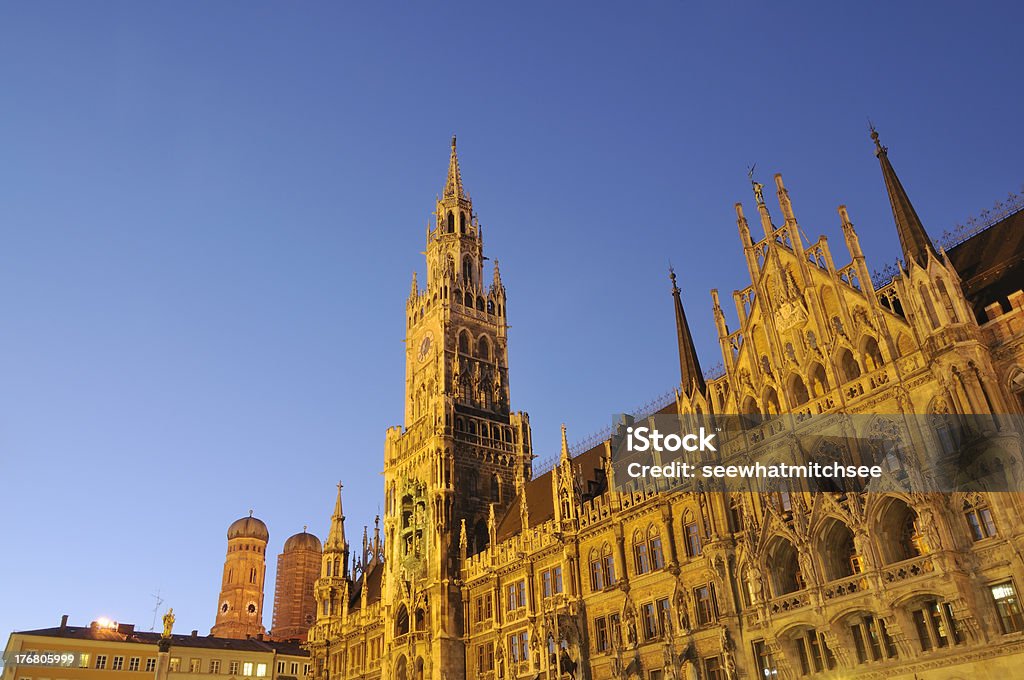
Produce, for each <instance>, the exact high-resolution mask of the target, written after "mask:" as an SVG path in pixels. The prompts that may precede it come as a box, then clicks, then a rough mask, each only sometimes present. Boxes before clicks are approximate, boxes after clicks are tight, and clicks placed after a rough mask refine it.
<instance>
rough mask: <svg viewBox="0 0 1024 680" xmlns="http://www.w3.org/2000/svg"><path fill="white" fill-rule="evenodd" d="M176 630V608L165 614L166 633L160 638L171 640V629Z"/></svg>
mask: <svg viewBox="0 0 1024 680" xmlns="http://www.w3.org/2000/svg"><path fill="white" fill-rule="evenodd" d="M172 628H174V608H173V607H172V608H171V609H168V610H167V613H166V614H164V632H163V634H162V635H161V636H160V637H162V638H163V639H165V640H169V639H170V637H171V629H172Z"/></svg>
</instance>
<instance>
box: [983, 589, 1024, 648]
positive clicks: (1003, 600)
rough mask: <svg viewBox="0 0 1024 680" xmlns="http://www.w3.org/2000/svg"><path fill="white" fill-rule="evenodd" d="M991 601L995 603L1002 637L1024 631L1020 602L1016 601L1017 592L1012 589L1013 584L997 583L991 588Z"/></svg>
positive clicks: (1023, 618)
mask: <svg viewBox="0 0 1024 680" xmlns="http://www.w3.org/2000/svg"><path fill="white" fill-rule="evenodd" d="M991 590H992V599H994V600H995V602H996V611H998V612H999V623H1000V625H1001V626H1002V628H1003V635H1008V634H1010V633H1018V632H1020V631H1022V630H1024V616H1022V615H1021V610H1020V601H1019V600H1018V599H1017V592H1016V591H1015V590H1014V589H1013V583H1012V582H1011V581H1006V582H1005V583H997V584H996V585H994V586H992V588H991Z"/></svg>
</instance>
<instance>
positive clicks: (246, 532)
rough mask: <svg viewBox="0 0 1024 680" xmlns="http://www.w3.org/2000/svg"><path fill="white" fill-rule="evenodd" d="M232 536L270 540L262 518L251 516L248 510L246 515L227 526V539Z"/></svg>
mask: <svg viewBox="0 0 1024 680" xmlns="http://www.w3.org/2000/svg"><path fill="white" fill-rule="evenodd" d="M232 538H256V539H259V540H261V541H264V542H266V541H269V540H270V532H269V531H267V525H266V524H264V523H263V520H261V519H258V518H256V517H253V516H252V513H251V512H250V513H249V516H248V517H243V518H241V519H236V520H235V521H234V522H232V523H231V526H229V527H228V540H229V541H230V540H231V539H232Z"/></svg>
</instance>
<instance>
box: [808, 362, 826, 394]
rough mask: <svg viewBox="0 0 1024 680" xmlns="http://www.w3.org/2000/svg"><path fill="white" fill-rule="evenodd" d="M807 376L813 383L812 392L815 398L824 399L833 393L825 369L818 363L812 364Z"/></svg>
mask: <svg viewBox="0 0 1024 680" xmlns="http://www.w3.org/2000/svg"><path fill="white" fill-rule="evenodd" d="M807 376H808V378H809V379H810V382H811V389H810V391H811V393H812V394H813V395H814V396H815V397H823V396H825V395H826V394H828V393H829V392H830V391H831V389H832V388H831V387H830V386H829V384H828V376H827V375H826V374H825V367H824V366H822V365H821V364H820V363H818V362H817V361H815V362H814V363H813V364H811V369H810V370H809V371H808V372H807Z"/></svg>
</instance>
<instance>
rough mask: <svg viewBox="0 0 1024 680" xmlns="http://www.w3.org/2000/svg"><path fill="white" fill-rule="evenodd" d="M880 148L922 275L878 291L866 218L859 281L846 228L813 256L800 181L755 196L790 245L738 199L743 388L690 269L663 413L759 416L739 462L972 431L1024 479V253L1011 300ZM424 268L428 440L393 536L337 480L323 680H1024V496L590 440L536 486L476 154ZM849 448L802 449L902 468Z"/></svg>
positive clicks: (1014, 271) (399, 505) (899, 223)
mask: <svg viewBox="0 0 1024 680" xmlns="http://www.w3.org/2000/svg"><path fill="white" fill-rule="evenodd" d="M874 139H875V144H876V156H877V157H878V159H879V162H880V164H881V169H882V174H883V179H884V181H885V185H886V189H887V191H888V194H889V197H890V200H891V203H892V208H893V215H894V220H895V222H896V227H897V228H896V232H897V235H898V238H899V239H900V243H901V246H902V248H903V253H904V260H903V263H902V265H901V266H900V267H899V269H898V271H897V272H896V274H895V275H894V276H892V277H890V279H889V280H886V281H879V282H877V285H876V283H875V282H872V278H871V275H870V273H869V269H868V265H867V260H866V258H865V255H864V253H863V252H862V251H861V248H860V244H859V240H858V237H857V234H856V231H855V229H854V226H853V223H852V221H851V219H850V216H849V214H848V212H847V210H846V208H845V207H842V206H841V207H840V208H839V216H840V225H841V228H842V233H843V239H844V245H845V248H846V251H847V252H848V255H849V258H850V261H849V264H846V265H842V266H837V265H836V263H835V262H834V260H833V254H832V251H831V249H830V248H829V244H828V242H827V240H826V239H825V238H824V237H822V238H820V239H818V240H817V241H816V242H813V243H808V242H806V240H805V238H804V237H803V235H802V232H801V230H800V228H799V225H798V222H797V219H796V216H795V214H794V209H793V205H792V203H791V201H790V198H789V194H788V192H787V190H786V187H785V186H784V184H783V181H782V178H781V176H776V177H775V190H776V194H777V197H778V202H779V207H780V214H781V221H780V223H779V224H776V220H774V219H773V217H772V216H771V214H770V212H769V208H768V205H767V203H766V201H765V200H764V196H763V187H762V186H761V185H760V184H757V183H755V184H754V195H755V202H756V207H757V213H758V220H759V222H760V225H761V229H762V231H763V234H764V235H763V237H761V238H754V237H753V236H752V235H751V229H750V227H749V225H748V223H747V220H746V217H745V215H744V212H743V209H742V206H741V205H740V204H737V206H736V215H737V226H738V230H739V234H740V242H741V249H742V253H743V257H744V258H745V260H746V263H747V266H748V269H749V273H750V281H751V283H750V285H749V286H747V287H746V288H744V289H742V290H739V291H737V292H735V293H734V296H733V297H734V301H735V304H736V309H737V314H738V318H739V326H738V328H736V329H735V330H730V329H729V328H728V327H727V324H726V320H725V315H724V313H723V310H722V307H721V303H720V297H719V295H718V293H717V291H713V292H712V297H713V300H712V302H713V304H712V311H713V314H714V318H715V321H716V325H717V329H718V336H719V342H720V346H721V351H722V356H723V361H724V371H722V374H721V375H718V376H715V377H713V378H705V376H704V375H703V373H702V372H701V370H700V363H699V361H698V358H697V355H696V352H695V350H694V348H693V343H692V341H691V338H690V331H689V328H688V326H687V323H686V316H685V314H684V313H683V309H682V303H681V301H680V291H679V290H678V288H677V287H676V286H675V278H674V276H673V286H672V293H673V297H674V301H675V307H676V319H677V328H678V341H679V353H680V370H681V379H680V387H679V389H678V391H677V398H676V400H675V402H674V403H673V404H671V405H670V406H669V407H667V408H666V409H665V412H670V413H676V414H680V415H686V414H711V413H713V414H740V415H742V416H749V417H751V418H752V422H755V423H756V425H752V426H751V428H749V430H748V431H747V432H745V433H744V435H743V437H742V439H739V440H731V441H729V442H727V444H726V448H727V451H726V455H727V456H737V457H742V456H748V457H749V456H753V455H755V454H758V453H759V452H765V451H768V452H776V453H779V455H786V454H785V452H787V451H791V449H792V448H794V447H796V446H797V445H796V444H794V441H793V440H792V439H791V438H790V435H789V434H788V433H789V432H792V431H799V428H800V427H801V426H802V425H801V424H802V423H804V422H805V421H806V420H807V419H808V418H810V417H811V416H818V417H828V416H829V415H830V414H854V415H860V416H864V417H863V419H861V420H857V421H856V422H858V423H867V424H866V425H865V426H864V427H866V428H869V429H870V430H871V432H870V434H871V436H872V437H874V439H875V440H878V441H885V437H886V436H888V434H887V433H890V432H891V431H892V428H893V427H895V426H898V429H899V432H901V433H903V434H901V435H898V436H904V437H908V438H909V439H910V440H912V442H913V443H914V444H916V445H917V446H920V447H924V448H937V449H941V448H943V447H946V446H948V445H950V442H951V439H950V435H949V431H950V427H949V426H950V424H951V423H962V422H963V421H965V420H968V418H964V416H965V414H966V415H968V416H969V421H970V426H971V427H974V428H976V429H977V430H979V431H983V432H985V433H987V434H989V435H991V436H992V437H994V438H996V439H997V440H998V441H999V443H1000V447H1001V451H1002V459H1001V463H1000V464H1001V465H1003V466H1005V469H1006V470H1008V471H1009V472H1008V474H1011V475H1017V474H1019V471H1020V470H1021V441H1020V437H1019V435H1018V434H1016V432H1015V431H1014V430H1013V429H1012V428H1010V427H1007V426H1006V423H1005V421H1004V419H1003V417H1002V416H1001V415H998V414H1014V415H1016V416H1019V415H1020V414H1021V413H1022V409H1024V401H1022V394H1024V293H1021V292H1020V288H1021V287H1022V284H1024V281H1019V280H1018V281H1013V280H1007V276H1010V277H1014V276H1018V274H1019V272H1020V271H1021V270H1020V267H1019V263H1020V259H1021V248H1020V247H1019V246H1020V243H1019V240H1020V239H1019V237H1018V241H1017V244H1016V246H1013V247H1016V248H1017V251H1016V255H1015V256H1014V257H1016V258H1017V259H1016V260H1013V258H1012V257H1011V258H1010V260H1009V261H1007V260H1006V258H1005V257H1004V258H1003V259H1002V260H1000V262H1001V264H1000V267H1002V269H1000V270H999V271H1002V272H1004V274H1002V275H996V276H995V279H994V280H995V281H996V282H997V283H998V284H999V285H998V287H997V288H993V287H992V286H993V283H992V281H993V277H992V276H988V275H983V274H984V273H985V272H989V273H991V272H992V271H994V269H993V268H992V267H991V266H989V265H990V264H992V263H991V261H990V260H991V253H988V252H982V253H981V254H980V255H979V254H978V253H974V254H973V255H972V254H970V252H969V251H970V249H967V250H964V249H963V247H964V245H969V244H970V242H967V243H965V244H961V245H960V246H957V248H952V249H951V250H950V252H949V253H947V252H944V251H941V250H940V249H937V248H936V247H935V246H934V245H933V243H932V242H931V240H930V239H929V238H928V236H927V233H926V232H925V230H924V228H923V226H922V225H921V223H920V220H919V219H918V217H917V214H916V212H915V211H914V208H913V206H912V204H911V203H910V201H909V198H908V197H907V195H906V192H905V191H904V189H903V187H902V185H901V184H900V181H899V179H898V178H897V176H896V174H895V172H894V170H893V168H892V166H891V164H890V163H889V160H888V153H887V150H886V149H885V148H884V147H882V146H881V144H880V143H879V142H878V139H877V135H875V136H874ZM1019 217H1020V215H1019V214H1018V215H1012V216H1010V217H1009V218H1007V219H1008V220H1017V219H1018V218H1019ZM997 228H1001V227H999V225H996V226H995V227H992V229H997ZM990 231H991V230H990ZM1015 233H1016V232H1015ZM984 236H985V232H983V233H981V234H978V235H976V236H974V237H973V239H977V238H983V237H984ZM973 239H972V240H973ZM1003 245H1004V246H1005V245H1006V244H1005V243H1004V244H1003ZM981 250H983V251H987V250H991V249H981ZM1003 254H1004V255H1005V253H1003ZM1011 255H1012V254H1011ZM426 257H427V282H426V286H425V287H423V288H421V287H420V286H419V284H418V282H417V280H416V278H415V277H414V278H413V284H412V290H411V293H410V296H409V300H408V303H407V307H406V318H407V334H406V412H405V425H404V427H395V428H392V429H390V430H388V432H387V435H386V444H385V473H384V477H385V489H384V494H385V502H384V508H385V510H384V518H383V534H382V533H381V528H380V523H379V522H378V525H377V526H376V527H375V529H374V531H373V537H372V539H371V538H370V537H369V536H368V534H367V533H365V532H364V535H363V547H362V551H361V554H359V555H352V556H350V550H349V544H348V543H347V542H346V541H345V539H344V516H343V514H342V512H341V492H340V487H339V495H338V499H337V501H336V508H335V513H334V516H333V519H332V528H331V534H332V537H333V540H332V539H329V540H328V542H327V544H325V548H324V556H323V561H322V567H321V578H320V579H319V580H318V582H317V599H318V603H319V604H318V618H317V622H316V624H315V625H314V626H313V628H312V629H311V631H310V635H309V641H310V642H309V644H308V648H309V649H310V651H311V654H312V658H313V673H314V675H315V676H316V677H317V678H318V679H319V680H329V679H330V678H337V679H340V678H356V677H359V678H388V679H394V680H410V679H418V678H438V679H441V678H444V679H447V680H454V679H456V678H459V679H461V678H487V679H489V680H506V679H511V678H535V677H543V678H557V677H572V678H593V679H599V678H644V679H649V680H663V679H666V678H673V679H676V680H682V679H684V678H687V679H691V680H695V679H698V678H699V679H701V680H738V679H740V678H751V679H753V678H796V677H804V676H808V677H822V678H855V677H856V678H908V679H909V678H914V677H920V678H928V679H929V680H931V679H933V678H935V679H940V678H941V679H947V680H954V679H956V678H987V677H1000V676H1002V677H1015V675H1014V674H1015V673H1016V668H1017V667H1018V666H1019V664H1020V662H1021V660H1024V656H1021V652H1022V650H1024V616H1022V613H1021V608H1020V605H1019V596H1018V594H1017V590H1018V588H1019V587H1020V586H1021V584H1022V583H1024V562H1022V559H1021V546H1022V542H1024V529H1022V527H1024V497H1022V495H1021V494H1019V493H1015V492H1007V493H991V492H972V493H961V492H957V493H924V492H921V493H916V492H915V493H904V492H900V491H892V492H884V491H881V492H872V493H853V492H842V491H839V490H837V491H831V492H814V493H812V492H810V491H806V490H800V489H797V490H796V491H793V492H790V491H779V492H771V493H768V492H764V493H762V492H746V493H734V492H726V491H717V492H708V491H694V490H693V489H692V488H690V487H687V486H685V485H679V486H673V485H671V484H653V483H652V484H640V483H631V484H626V483H623V482H622V480H620V483H616V480H615V478H614V477H615V473H614V469H613V467H612V465H611V443H610V442H605V443H603V444H601V445H598V446H596V447H594V448H592V449H590V450H588V451H585V452H583V453H581V454H579V455H577V456H575V457H573V456H570V454H569V447H568V446H567V445H566V438H565V432H564V428H563V437H562V454H561V457H560V460H559V462H558V463H557V464H556V465H555V467H554V468H553V469H552V470H550V471H548V472H546V473H545V474H543V475H539V476H537V477H536V478H534V476H533V469H532V463H531V461H532V457H533V456H532V447H531V441H530V429H529V419H528V417H527V416H526V415H525V414H522V413H516V412H513V411H512V410H511V409H510V406H509V404H510V401H509V392H508V363H507V345H506V331H507V324H506V316H505V311H506V310H505V290H504V287H503V286H502V283H501V279H500V275H499V272H498V266H497V262H495V265H494V270H493V280H492V282H491V283H490V284H489V285H485V284H484V281H483V278H484V274H483V268H482V261H483V259H484V258H483V243H482V236H481V228H480V225H479V222H478V221H477V219H476V214H475V213H474V211H473V208H472V203H471V201H470V199H469V197H468V195H466V193H465V191H464V189H463V187H462V179H461V173H460V168H459V163H458V158H457V156H456V153H455V142H454V139H453V141H452V153H451V160H450V166H449V174H448V181H447V183H446V186H445V190H444V194H443V196H442V198H441V199H440V200H439V202H438V204H437V210H436V213H435V221H434V224H433V225H432V226H431V227H430V228H429V229H428V231H427V252H426ZM986 258H988V259H986ZM1007 262H1008V264H1007ZM1004 265H1005V266H1004ZM968 270H970V273H969V275H968V273H967V272H968ZM978 272H982V273H981V274H979V273H978ZM1005 272H1010V274H1005ZM993 290H995V291H997V292H996V293H992V291H993ZM1006 291H1009V293H1008V294H1007V293H1006ZM993 295H995V298H994V299H992V297H993ZM915 414H917V415H920V416H922V417H919V418H909V417H904V416H910V415H915ZM989 414H997V415H996V416H994V417H993V416H991V415H989ZM977 416H980V417H977ZM894 423H895V425H894ZM922 423H923V425H922ZM783 425H784V427H783ZM849 434H850V439H849V442H850V443H848V444H843V443H842V442H841V443H840V445H839V446H838V448H835V444H834V442H833V443H831V444H830V446H832V447H833V448H830V449H828V450H824V449H822V450H820V451H819V450H817V449H816V450H812V451H804V452H803V453H804V454H805V455H808V456H810V457H812V458H813V457H815V456H816V455H818V454H821V455H823V456H825V457H827V458H830V459H832V460H835V459H836V458H837V457H838V458H841V459H845V460H848V461H850V462H854V463H862V462H865V461H867V460H868V459H869V458H870V459H872V460H878V459H879V456H878V455H876V452H872V451H870V450H866V449H864V448H863V447H859V446H858V445H857V444H856V443H854V442H855V440H856V441H862V440H857V437H858V436H862V435H864V434H865V433H863V432H850V433H849ZM801 441H803V440H801ZM801 445H803V446H807V445H808V444H807V443H803V444H801ZM822 446H824V443H823V444H822ZM881 457H882V458H883V459H884V456H881ZM889 472H890V473H891V471H889Z"/></svg>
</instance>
